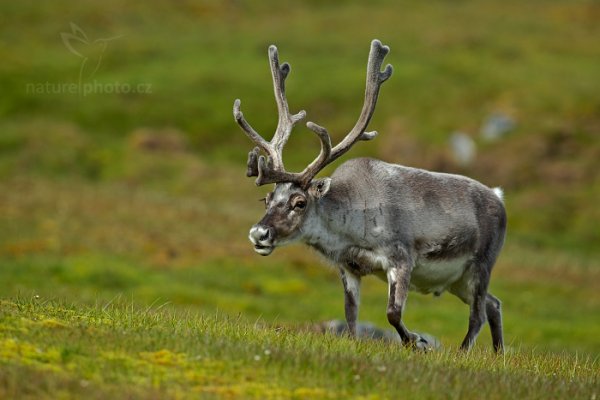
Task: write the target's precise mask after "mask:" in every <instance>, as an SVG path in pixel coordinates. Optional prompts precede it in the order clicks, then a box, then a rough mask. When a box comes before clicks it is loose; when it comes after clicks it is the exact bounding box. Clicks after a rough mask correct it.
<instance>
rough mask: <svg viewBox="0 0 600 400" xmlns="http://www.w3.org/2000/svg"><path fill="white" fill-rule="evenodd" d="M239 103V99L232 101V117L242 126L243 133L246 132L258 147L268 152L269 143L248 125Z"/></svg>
mask: <svg viewBox="0 0 600 400" xmlns="http://www.w3.org/2000/svg"><path fill="white" fill-rule="evenodd" d="M240 105H241V101H240V99H235V101H234V102H233V118H235V121H236V122H237V123H238V125H239V126H240V127H241V128H242V130H243V131H244V133H246V136H248V137H249V138H250V140H252V141H253V142H254V143H256V145H257V146H258V147H260V148H261V149H262V150H264V151H265V152H269V151H270V146H269V143H268V142H267V141H266V140H265V139H263V138H262V136H260V135H259V134H258V133H256V131H255V130H254V128H252V127H251V126H250V124H249V123H248V121H246V119H245V118H244V114H243V113H242V110H240Z"/></svg>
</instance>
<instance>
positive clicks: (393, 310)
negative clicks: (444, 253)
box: [387, 264, 431, 350]
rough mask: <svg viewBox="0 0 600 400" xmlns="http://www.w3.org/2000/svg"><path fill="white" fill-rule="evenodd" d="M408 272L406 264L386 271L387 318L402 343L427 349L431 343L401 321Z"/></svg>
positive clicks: (407, 284) (407, 285)
mask: <svg viewBox="0 0 600 400" xmlns="http://www.w3.org/2000/svg"><path fill="white" fill-rule="evenodd" d="M410 272H411V268H410V267H409V266H408V265H407V264H403V265H400V266H398V267H393V268H390V269H389V270H388V271H387V279H388V287H389V297H388V306H387V318H388V321H389V323H390V324H391V325H392V326H393V327H394V328H396V331H397V332H398V334H399V335H400V339H401V340H402V344H404V345H405V346H413V347H414V348H417V349H422V350H428V349H430V348H431V344H430V343H428V342H427V340H425V339H424V338H423V337H422V336H421V335H419V334H417V333H414V332H410V331H409V330H408V329H407V328H406V326H404V323H403V322H402V311H403V310H404V305H405V303H406V297H407V296H408V287H409V284H410Z"/></svg>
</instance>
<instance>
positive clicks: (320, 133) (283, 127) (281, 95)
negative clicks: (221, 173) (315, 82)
mask: <svg viewBox="0 0 600 400" xmlns="http://www.w3.org/2000/svg"><path fill="white" fill-rule="evenodd" d="M389 51H390V49H389V47H388V46H384V45H382V44H381V42H380V41H379V40H373V41H372V42H371V51H370V53H369V61H368V63H367V83H366V89H365V102H364V104H363V108H362V111H361V113H360V116H359V118H358V121H357V122H356V124H355V125H354V127H353V128H352V130H350V132H349V133H348V134H347V135H346V137H345V138H344V139H343V140H342V141H341V142H340V143H339V144H338V145H337V146H335V147H334V148H332V147H331V138H330V136H329V133H328V132H327V130H326V129H325V128H323V127H322V126H319V125H317V124H315V123H314V122H307V123H306V126H307V127H308V128H309V129H310V130H312V131H313V132H314V133H315V134H316V135H317V137H318V138H319V140H320V142H321V151H320V153H319V155H318V156H317V158H315V160H314V161H313V162H311V163H310V164H309V165H308V166H307V167H306V168H305V169H304V170H303V171H302V172H300V173H290V172H287V171H286V170H285V168H284V166H283V159H282V151H283V146H285V144H286V143H287V141H288V139H289V136H290V134H291V132H292V129H293V127H294V125H295V124H296V123H297V122H298V121H300V120H302V119H303V118H304V117H305V116H306V113H305V112H304V111H300V112H299V113H297V114H294V115H291V114H290V112H289V107H288V104H287V99H286V97H285V79H286V78H287V76H288V75H289V73H290V65H289V64H288V63H283V64H282V65H281V66H280V65H279V59H278V54H277V48H276V47H275V46H270V47H269V62H270V66H271V75H272V77H273V90H274V93H275V101H276V102H277V110H278V112H279V122H278V124H277V129H276V130H275V134H274V135H273V138H272V139H271V141H270V142H267V141H266V140H265V139H263V138H262V136H260V135H259V134H258V133H256V131H255V130H254V129H253V128H252V127H251V126H250V124H248V122H247V121H246V120H245V119H244V115H243V114H242V112H241V110H240V100H239V99H237V100H236V101H235V102H234V104H233V116H234V118H235V120H236V122H237V123H238V124H239V125H240V127H241V128H242V130H243V131H244V132H245V133H246V135H247V136H248V137H249V138H250V139H251V140H252V141H253V142H254V143H256V145H257V147H255V148H254V149H253V150H252V151H250V153H248V169H247V171H246V175H247V176H257V177H258V178H257V179H256V184H257V185H259V186H260V185H264V184H267V183H279V182H294V183H297V184H299V185H300V186H301V187H303V188H306V187H307V186H308V185H309V184H310V182H311V181H312V179H313V178H314V177H315V176H316V175H317V174H318V173H319V171H321V170H322V169H323V168H324V167H325V166H326V165H327V164H329V163H331V162H332V161H334V160H335V159H337V158H338V157H339V156H341V155H342V154H344V153H345V152H347V151H348V150H349V149H350V148H351V147H352V146H353V145H354V144H355V143H356V142H357V141H359V140H371V139H373V138H374V137H375V136H376V135H377V132H375V131H373V132H366V129H367V126H368V124H369V121H370V120H371V117H372V116H373V112H374V111H375V105H376V103H377V97H378V95H379V88H380V87H381V84H382V83H383V82H385V81H386V80H387V79H388V78H389V77H390V76H391V75H392V66H391V65H389V64H388V65H387V66H386V67H385V70H384V71H383V72H381V64H382V63H383V60H384V58H385V56H386V55H387V54H388V53H389ZM261 150H262V151H264V152H265V153H266V154H267V157H266V158H265V157H264V156H262V155H260V151H261Z"/></svg>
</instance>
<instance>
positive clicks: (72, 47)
mask: <svg viewBox="0 0 600 400" xmlns="http://www.w3.org/2000/svg"><path fill="white" fill-rule="evenodd" d="M122 36H123V35H119V36H113V37H110V38H104V39H96V40H93V41H92V40H90V39H89V38H88V36H87V35H86V33H85V32H84V31H83V29H81V28H80V27H79V26H77V24H75V23H73V22H71V32H61V34H60V37H61V39H62V41H63V43H64V45H65V47H66V48H67V49H68V50H69V51H70V52H71V53H73V54H75V55H76V56H78V57H80V58H82V59H83V60H82V62H81V66H80V67H79V83H80V84H81V82H82V80H83V78H91V77H92V76H94V74H95V73H96V71H98V69H99V68H100V64H101V63H102V57H103V56H104V53H105V51H106V49H107V47H108V42H110V41H111V40H115V39H118V38H120V37H122Z"/></svg>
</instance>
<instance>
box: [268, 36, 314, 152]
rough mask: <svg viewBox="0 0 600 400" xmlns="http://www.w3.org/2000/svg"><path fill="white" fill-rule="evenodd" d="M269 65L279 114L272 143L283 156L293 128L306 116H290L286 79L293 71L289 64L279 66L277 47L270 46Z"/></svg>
mask: <svg viewBox="0 0 600 400" xmlns="http://www.w3.org/2000/svg"><path fill="white" fill-rule="evenodd" d="M269 65H270V67H271V75H272V76H273V92H274V94H275V102H276V103H277V111H278V113H279V121H278V123H277V129H276V131H275V135H274V136H273V140H271V143H272V145H273V147H274V149H275V150H276V151H277V152H278V153H279V156H281V152H282V151H283V146H285V144H286V143H287V141H288V139H289V137H290V133H291V132H292V128H293V127H294V125H296V123H297V122H298V121H300V120H302V119H303V118H304V117H305V116H306V112H305V111H304V110H302V111H300V112H298V113H297V114H293V115H292V114H290V110H289V106H288V103H287V99H286V97H285V79H286V78H287V76H288V75H289V73H290V71H291V66H290V64H288V63H287V62H284V63H283V64H281V65H279V53H278V52H277V47H276V46H274V45H271V46H269Z"/></svg>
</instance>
